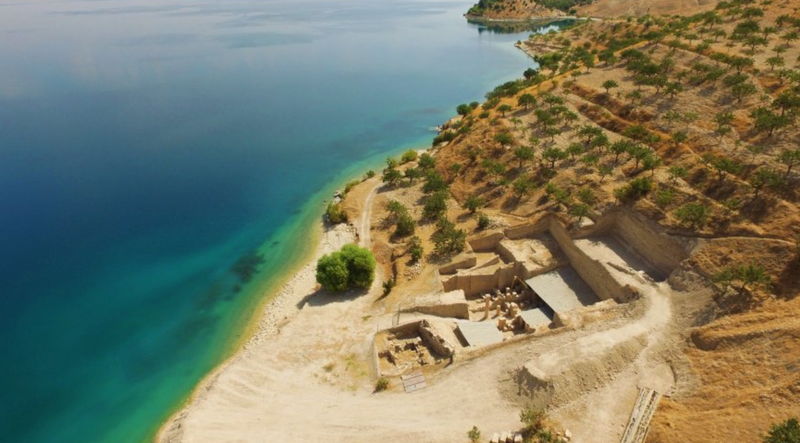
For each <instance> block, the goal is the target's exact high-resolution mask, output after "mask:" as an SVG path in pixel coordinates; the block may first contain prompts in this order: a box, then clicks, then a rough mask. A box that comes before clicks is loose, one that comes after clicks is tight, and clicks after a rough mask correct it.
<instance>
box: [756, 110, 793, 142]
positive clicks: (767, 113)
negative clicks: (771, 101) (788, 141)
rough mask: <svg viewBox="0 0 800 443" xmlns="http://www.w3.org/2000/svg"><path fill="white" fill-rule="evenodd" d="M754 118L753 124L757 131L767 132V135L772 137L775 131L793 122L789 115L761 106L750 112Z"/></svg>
mask: <svg viewBox="0 0 800 443" xmlns="http://www.w3.org/2000/svg"><path fill="white" fill-rule="evenodd" d="M750 117H752V118H753V125H754V126H755V129H756V131H757V132H766V133H767V137H772V134H774V133H775V131H777V130H779V129H781V128H784V127H786V126H788V125H789V123H791V120H790V119H789V117H788V116H787V115H782V114H776V113H775V112H772V110H771V109H768V108H765V107H763V106H760V107H758V108H756V109H753V110H752V111H751V112H750Z"/></svg>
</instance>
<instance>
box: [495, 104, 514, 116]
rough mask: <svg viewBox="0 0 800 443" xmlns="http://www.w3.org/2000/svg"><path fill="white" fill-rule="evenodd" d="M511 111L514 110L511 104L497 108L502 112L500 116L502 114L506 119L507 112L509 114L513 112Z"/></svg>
mask: <svg viewBox="0 0 800 443" xmlns="http://www.w3.org/2000/svg"><path fill="white" fill-rule="evenodd" d="M511 109H513V108H512V107H511V105H509V104H505V103H504V104H502V105H500V106H498V107H497V110H498V111H499V112H500V114H501V115H502V116H503V117H505V116H506V112H509V111H511Z"/></svg>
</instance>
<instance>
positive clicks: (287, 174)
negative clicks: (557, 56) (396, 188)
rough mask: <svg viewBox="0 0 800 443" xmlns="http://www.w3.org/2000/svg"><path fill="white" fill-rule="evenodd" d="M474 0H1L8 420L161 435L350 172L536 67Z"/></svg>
mask: <svg viewBox="0 0 800 443" xmlns="http://www.w3.org/2000/svg"><path fill="white" fill-rule="evenodd" d="M470 3H471V0H466V1H465V0H444V1H433V0H422V1H406V0H398V1H392V2H389V1H380V0H347V1H344V0H292V1H274V0H266V1H256V0H218V1H214V0H207V1H188V0H187V1H180V0H92V1H69V0H64V1H30V0H26V1H19V2H11V1H8V0H0V368H2V369H1V370H0V392H2V398H1V399H0V400H1V401H0V435H2V441H7V442H14V443H16V442H20V443H28V442H31V443H33V442H37V443H38V442H48V443H61V442H64V443H72V442H76V443H77V442H93V443H103V442H114V443H128V442H132V443H138V442H140V441H142V440H143V439H145V438H148V437H149V436H151V435H152V432H153V431H154V429H156V427H157V426H158V424H159V423H160V422H161V421H162V420H164V419H165V418H166V417H167V415H168V414H169V413H170V412H171V411H172V410H174V408H175V407H176V406H177V405H178V404H179V402H180V401H181V400H182V399H184V398H185V397H186V395H188V394H189V393H190V392H191V390H192V388H193V387H194V386H195V384H196V383H197V382H198V381H199V380H200V379H201V378H202V376H203V375H204V374H206V373H207V372H208V371H209V370H211V369H212V368H213V367H214V366H215V365H216V364H218V363H219V362H220V360H221V359H222V358H224V357H225V356H226V353H227V352H229V351H230V348H231V344H232V343H235V342H237V340H238V334H241V333H242V328H243V327H244V325H245V324H246V323H247V320H248V319H249V318H251V317H252V311H253V308H254V307H255V306H257V304H258V300H259V297H260V295H262V294H260V293H259V288H263V287H266V286H268V284H267V282H269V281H274V280H275V279H277V278H281V277H284V276H283V275H281V272H285V271H286V270H287V269H288V268H290V267H291V265H292V264H293V262H296V261H297V260H298V259H299V258H300V256H301V255H302V254H300V253H299V252H298V251H299V250H300V249H303V248H297V247H296V244H297V243H296V242H298V241H299V242H302V241H303V239H304V238H307V237H306V236H305V234H306V232H307V230H308V229H309V226H310V224H311V223H313V221H314V220H315V219H317V217H318V216H319V214H320V207H321V201H322V199H323V198H325V196H326V195H328V193H329V192H330V191H331V189H332V188H333V187H335V186H337V185H340V184H341V182H342V180H344V179H345V178H347V176H348V175H352V174H357V173H361V172H363V170H364V169H365V168H366V167H368V166H370V165H376V164H378V163H379V162H380V159H382V158H383V157H385V156H386V155H387V154H395V153H397V152H399V151H400V150H402V149H405V148H408V147H411V146H421V145H427V144H428V143H429V142H430V140H431V138H432V136H433V135H434V134H433V133H431V132H430V131H429V128H430V127H432V126H436V125H438V124H440V123H442V122H443V121H445V120H446V119H447V118H449V117H451V116H452V115H453V114H454V112H453V110H454V108H455V106H456V105H457V104H458V103H461V102H466V101H472V100H478V99H480V98H481V97H482V96H483V94H484V93H485V92H486V91H487V90H488V89H490V88H491V87H493V86H494V85H496V84H498V83H501V82H502V81H506V80H508V79H511V78H514V77H518V76H519V75H520V74H521V73H522V71H523V70H524V69H525V68H527V67H529V66H531V65H532V62H531V61H530V60H529V59H528V58H527V57H525V56H524V55H523V54H522V53H520V52H518V51H517V50H516V49H514V48H513V46H512V43H513V42H514V41H516V40H518V39H520V38H521V37H520V35H501V34H495V33H491V32H481V28H480V27H478V26H475V25H471V24H467V23H466V21H465V20H464V19H463V17H461V13H462V12H463V11H465V10H466V9H467V8H468V7H469V5H470ZM342 171H345V172H342ZM306 246H308V245H306ZM255 248H260V251H262V252H264V253H265V254H266V259H267V262H266V263H265V264H263V265H262V267H261V273H260V274H259V275H257V276H256V278H255V279H254V280H253V282H251V284H250V285H244V287H243V289H242V290H239V291H237V290H236V289H235V287H236V286H237V285H241V283H240V282H239V281H238V280H237V277H236V276H235V275H234V274H232V273H231V272H230V271H229V269H230V267H231V265H232V264H233V263H234V262H235V261H236V260H237V258H239V257H240V256H242V255H244V254H246V253H248V252H249V251H252V250H254V249H255ZM265 285H266V286H265Z"/></svg>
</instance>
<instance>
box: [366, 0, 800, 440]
mask: <svg viewBox="0 0 800 443" xmlns="http://www.w3.org/2000/svg"><path fill="white" fill-rule="evenodd" d="M644 3H647V5H648V6H647V9H644V11H643V10H642V8H643V7H644V6H637V5H643V4H644ZM712 3H715V2H702V1H701V2H680V1H672V2H622V1H613V0H599V1H597V2H595V3H594V4H593V5H590V6H586V7H584V8H582V9H581V11H589V10H597V11H599V10H600V9H602V7H603V6H604V5H605V6H607V7H608V8H609V9H606V10H605V11H604V13H608V14H611V13H612V11H613V13H614V14H641V13H642V12H646V11H648V10H649V11H650V12H651V13H652V12H653V11H675V10H678V9H679V10H680V11H681V12H687V11H697V10H700V11H705V12H701V13H699V14H696V15H691V16H686V17H671V18H666V17H654V16H641V17H639V18H637V19H625V20H622V19H620V20H617V19H609V20H604V21H591V22H583V23H580V24H578V25H576V26H575V27H574V28H572V29H570V30H567V31H565V32H563V33H560V34H549V35H543V36H533V37H532V38H531V39H530V40H528V41H525V42H522V43H521V44H520V47H521V49H523V50H525V51H526V52H528V53H529V54H531V55H532V56H533V57H534V58H536V59H537V61H538V62H539V64H540V66H541V68H540V70H539V71H534V70H529V71H527V72H526V73H525V78H524V79H520V80H518V81H514V82H509V83H506V84H504V85H501V86H498V87H497V88H496V89H495V90H494V91H492V92H490V93H489V94H487V101H486V102H485V103H484V104H482V105H478V104H477V103H476V104H472V106H470V105H466V104H465V105H462V106H460V107H459V113H460V114H461V116H460V117H458V118H456V119H453V120H452V121H451V122H449V123H448V124H447V125H446V127H445V130H444V131H443V132H442V133H441V134H440V136H439V137H438V138H437V140H436V141H435V142H434V149H433V152H434V153H435V171H436V173H435V174H431V173H430V171H429V172H428V173H427V177H428V178H427V179H423V183H427V182H429V181H431V180H433V181H434V182H438V181H443V182H446V188H447V189H448V191H449V194H450V196H451V198H452V199H453V200H450V206H449V209H448V210H447V212H446V214H447V215H448V216H449V218H451V219H453V220H455V221H456V228H461V229H463V230H464V232H465V233H466V234H467V236H468V238H470V239H472V238H477V237H479V236H480V235H481V228H480V227H479V226H478V224H479V221H480V218H481V217H484V218H485V219H486V220H488V221H489V223H490V225H491V226H495V227H498V226H499V227H503V226H515V225H517V224H519V223H522V222H524V221H526V220H540V219H543V218H544V217H557V218H558V219H559V220H562V221H563V222H564V223H567V224H568V225H571V227H572V229H573V232H577V231H579V230H580V229H583V228H584V227H585V226H587V223H588V224H591V223H593V222H596V221H599V220H603V219H604V218H607V217H608V216H609V214H614V213H618V212H619V211H630V212H632V213H635V214H637V217H642V218H643V219H646V220H649V222H648V223H654V224H655V226H656V228H655V229H657V230H658V232H660V233H661V234H660V235H661V236H668V237H672V238H677V239H680V241H681V242H683V244H685V245H689V246H687V247H688V249H689V250H690V252H689V257H688V258H686V259H685V260H680V264H679V267H678V269H677V270H675V271H674V272H672V274H671V275H670V276H669V278H668V282H669V283H670V285H671V286H672V287H673V288H676V289H678V290H686V291H690V292H691V291H695V292H694V293H695V294H696V295H694V296H692V297H685V296H678V295H675V296H674V297H673V299H672V303H673V306H672V308H671V310H672V311H673V316H674V317H675V319H674V321H673V323H671V326H670V328H672V329H670V330H671V331H674V334H675V335H674V336H671V338H667V339H664V340H666V342H665V343H669V344H668V345H666V344H665V345H663V346H665V347H664V348H659V350H658V351H653V352H656V353H659V354H658V355H660V357H658V358H657V359H656V361H657V362H659V363H664V364H667V365H668V366H669V367H670V369H671V372H672V374H673V376H672V377H673V379H674V380H673V386H672V388H671V389H670V390H669V392H667V397H668V398H666V399H665V400H664V401H662V403H661V407H660V409H659V410H658V412H657V413H656V415H655V417H654V419H653V422H652V428H651V432H650V437H649V440H648V441H650V442H673V441H674V442H678V441H708V442H717V441H757V440H758V439H759V437H760V436H761V435H763V434H764V433H765V432H766V431H767V430H768V429H769V426H770V424H771V423H775V422H777V421H780V420H785V419H787V418H788V417H790V416H797V415H800V403H798V402H797V398H798V396H800V366H799V365H798V362H799V361H800V360H798V359H799V358H800V348H798V343H800V341H798V338H800V322H798V321H797V318H798V316H800V297H798V295H799V294H800V273H799V272H798V271H800V245H798V241H799V240H800V237H799V236H800V208H799V207H798V201H800V200H798V199H800V167H798V165H800V150H798V147H797V142H798V139H800V125H798V119H797V117H798V115H800V71H798V67H800V44H798V40H800V39H799V38H798V32H800V15H799V14H798V12H797V8H791V7H790V6H792V4H793V3H792V2H788V1H777V2H772V3H770V2H765V3H763V4H757V3H755V2H749V1H734V2H728V3H721V4H720V5H719V6H718V7H716V9H713V10H709V8H713V7H714V5H713V4H712ZM632 4H633V6H632ZM591 8H594V9H591ZM498 14H500V13H499V12H498ZM494 16H496V17H499V16H500V15H494ZM414 167H415V166H414V165H413V163H412V165H411V166H404V167H402V168H412V169H413V168H414ZM402 168H401V169H402ZM389 169H391V167H390V168H389ZM424 169H425V168H423V170H424ZM428 169H429V168H428ZM424 175H425V174H423V176H424ZM387 183H390V184H391V185H392V186H394V187H397V186H399V188H398V189H405V190H403V191H402V194H403V195H405V197H403V202H404V203H405V204H406V205H408V206H409V207H412V208H413V207H415V206H416V207H417V208H418V209H415V210H414V211H415V212H414V218H415V219H416V218H421V219H422V220H424V219H425V217H424V216H421V211H420V209H421V205H423V204H424V203H425V202H426V201H427V199H429V198H430V197H429V196H428V195H429V193H427V192H423V191H422V190H420V189H419V188H406V187H405V185H403V184H402V183H403V182H402V178H398V179H397V181H396V182H394V183H392V182H387ZM392 195H394V196H395V197H391V196H392ZM398 195H399V194H396V193H395V192H392V193H391V194H389V196H388V197H386V199H385V200H382V205H386V204H387V203H388V202H389V201H390V200H391V199H392V198H398V197H397V196H398ZM454 206H463V207H469V206H477V207H478V211H477V212H476V214H478V215H477V216H473V215H471V214H470V212H468V211H464V212H462V211H459V210H458V209H456V208H454ZM383 214H384V215H385V214H386V213H385V212H384V213H383ZM481 214H483V215H481ZM421 223H422V222H421ZM390 226H391V225H389V226H388V227H390ZM422 226H423V230H422V231H421V232H422V233H421V234H419V235H420V236H421V237H422V240H423V246H424V247H425V248H426V250H429V248H432V247H433V243H432V242H430V240H429V238H430V237H431V235H433V233H434V232H436V229H435V228H434V226H433V224H422ZM388 227H387V228H388ZM378 239H379V243H380V245H382V246H379V247H378V249H379V250H383V251H385V253H384V254H383V257H384V259H385V260H388V261H389V262H390V263H391V265H389V266H388V267H387V272H393V273H394V274H395V275H398V276H399V287H398V289H399V292H401V293H403V291H404V290H405V291H406V293H407V292H413V291H412V290H411V289H409V288H418V286H419V279H415V276H417V275H420V274H421V275H428V276H429V275H430V272H432V270H431V267H430V265H426V266H423V267H419V266H417V268H416V270H414V271H413V272H409V270H408V267H407V265H406V263H408V261H407V259H408V255H407V253H408V252H407V251H408V249H407V248H406V246H405V245H406V243H405V241H404V240H403V239H402V238H399V237H397V236H393V235H390V231H386V233H385V234H380V233H379V234H378ZM648 247H651V248H660V247H661V246H656V245H649V246H648V244H647V243H646V241H644V240H641V243H640V244H638V245H636V248H637V249H639V250H640V251H641V250H642V249H646V248H648ZM662 254H670V252H669V251H668V250H666V249H665V250H663V252H662ZM438 260H440V261H439V264H440V265H441V263H446V260H445V261H441V260H444V259H438ZM401 277H402V278H401ZM425 279H428V280H429V279H430V276H429V277H425ZM404 285H409V286H404ZM704 288H706V289H709V290H710V292H709V293H708V294H707V295H702V294H705V293H704V292H703V290H704ZM397 297H400V296H397ZM651 363H653V361H651ZM641 370H645V369H641ZM612 379H613V378H612ZM613 380H617V381H613V382H608V383H611V384H613V383H617V382H619V379H618V378H617V379H613ZM570 398H571V400H569V402H568V405H567V406H563V407H559V408H556V410H555V411H554V412H553V417H554V418H555V419H557V420H561V422H563V423H571V426H572V427H573V428H574V427H579V426H581V424H580V423H581V417H583V420H587V418H586V416H585V415H582V414H583V413H582V412H581V413H579V412H576V411H583V409H580V408H581V407H580V406H575V405H580V404H592V403H593V402H598V401H602V399H603V397H600V393H599V392H595V391H591V392H583V393H576V394H574V396H571V397H570ZM570 405H572V406H570ZM575 408H577V409H575ZM609 432H610V431H609Z"/></svg>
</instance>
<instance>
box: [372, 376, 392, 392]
mask: <svg viewBox="0 0 800 443" xmlns="http://www.w3.org/2000/svg"><path fill="white" fill-rule="evenodd" d="M387 389H389V379H388V378H386V377H381V378H379V379H378V381H377V382H375V392H381V391H385V390H387Z"/></svg>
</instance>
